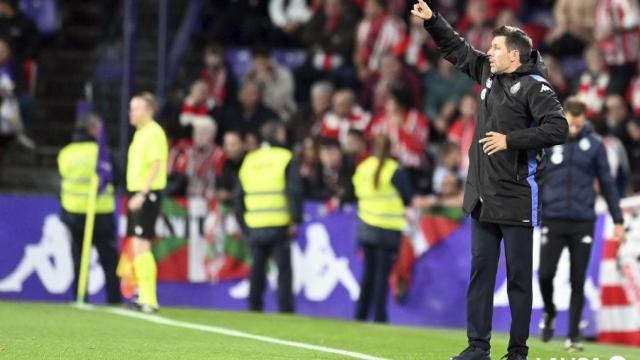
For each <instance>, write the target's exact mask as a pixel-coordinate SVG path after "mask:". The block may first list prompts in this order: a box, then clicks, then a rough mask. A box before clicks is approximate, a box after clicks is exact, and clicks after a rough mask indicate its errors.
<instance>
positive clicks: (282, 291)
mask: <svg viewBox="0 0 640 360" xmlns="http://www.w3.org/2000/svg"><path fill="white" fill-rule="evenodd" d="M251 254H252V256H253V264H252V265H251V285H250V287H249V309H250V310H252V311H262V298H263V295H264V290H265V286H266V279H267V260H269V258H270V257H273V258H274V260H275V262H276V265H277V267H278V308H279V310H280V312H282V313H292V312H293V311H294V306H293V272H292V270H291V242H290V241H289V240H288V239H287V238H282V239H278V240H274V241H268V242H264V241H252V242H251Z"/></svg>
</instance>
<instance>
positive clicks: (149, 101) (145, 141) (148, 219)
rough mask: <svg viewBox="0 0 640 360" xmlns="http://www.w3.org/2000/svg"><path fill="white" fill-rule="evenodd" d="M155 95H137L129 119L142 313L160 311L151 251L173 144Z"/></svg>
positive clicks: (130, 227) (130, 222) (131, 219)
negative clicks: (155, 116) (159, 116)
mask: <svg viewBox="0 0 640 360" xmlns="http://www.w3.org/2000/svg"><path fill="white" fill-rule="evenodd" d="M155 109H156V100H155V97H154V96H153V95H152V94H151V93H148V92H144V93H141V94H138V95H136V96H134V97H133V98H132V99H131V102H130V103H129V121H130V122H131V125H133V126H134V127H135V128H136V132H135V134H134V136H133V140H132V141H131V145H129V153H128V158H127V160H128V161H127V190H128V191H129V203H128V208H129V211H128V217H127V236H130V237H131V239H132V241H133V253H134V261H133V266H134V271H135V276H136V280H137V282H138V289H139V292H138V295H139V296H138V299H137V301H136V302H135V303H134V304H135V306H136V308H137V309H138V310H140V311H142V312H146V313H153V312H156V311H158V300H157V297H156V273H157V268H156V262H155V259H154V258H153V254H152V253H151V241H152V240H153V239H154V238H155V236H156V234H155V224H156V220H157V218H158V214H159V212H160V194H161V191H162V189H164V187H165V186H166V184H167V158H168V156H169V145H168V143H167V137H166V135H165V133H164V130H162V127H160V125H158V123H157V122H156V121H155V120H154V119H153V114H154V112H155Z"/></svg>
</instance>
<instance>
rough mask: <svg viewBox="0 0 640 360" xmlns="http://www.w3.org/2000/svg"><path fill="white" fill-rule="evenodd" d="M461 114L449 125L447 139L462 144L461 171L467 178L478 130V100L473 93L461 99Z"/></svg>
mask: <svg viewBox="0 0 640 360" xmlns="http://www.w3.org/2000/svg"><path fill="white" fill-rule="evenodd" d="M459 113H460V116H459V117H458V118H457V119H456V120H455V121H454V122H453V123H452V124H451V126H449V130H447V140H449V141H452V142H455V143H457V144H459V145H460V147H459V149H460V159H461V160H460V173H461V174H462V175H464V176H463V177H465V178H466V174H467V171H468V169H469V149H470V148H471V144H473V134H475V131H476V117H477V113H478V100H477V99H476V96H475V95H473V94H467V95H465V96H464V97H462V100H460V110H459Z"/></svg>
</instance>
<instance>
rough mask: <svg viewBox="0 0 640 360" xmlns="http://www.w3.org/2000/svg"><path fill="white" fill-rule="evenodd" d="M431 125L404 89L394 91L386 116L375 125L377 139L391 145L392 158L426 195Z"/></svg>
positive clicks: (374, 132)
mask: <svg viewBox="0 0 640 360" xmlns="http://www.w3.org/2000/svg"><path fill="white" fill-rule="evenodd" d="M428 126H429V124H428V122H427V119H426V118H425V117H424V115H422V113H421V112H420V111H419V110H418V109H416V108H415V107H414V105H413V102H412V99H411V95H409V93H408V92H406V91H404V90H402V89H394V90H392V91H391V94H390V96H389V99H388V100H387V103H386V106H385V112H383V113H380V114H378V115H377V116H376V117H375V118H374V120H373V124H372V125H371V134H372V135H373V136H379V135H385V136H388V137H389V139H390V141H391V155H392V156H393V157H394V158H396V159H398V160H397V161H398V163H400V165H402V166H403V167H406V168H408V173H409V175H410V178H411V182H412V185H413V188H414V190H415V191H416V192H419V193H424V192H427V191H428V190H429V187H430V183H431V181H430V175H429V174H427V173H426V172H425V170H426V169H427V166H426V164H427V161H426V160H427V158H426V151H425V150H426V146H427V139H428V136H429V134H428V133H429V127H428Z"/></svg>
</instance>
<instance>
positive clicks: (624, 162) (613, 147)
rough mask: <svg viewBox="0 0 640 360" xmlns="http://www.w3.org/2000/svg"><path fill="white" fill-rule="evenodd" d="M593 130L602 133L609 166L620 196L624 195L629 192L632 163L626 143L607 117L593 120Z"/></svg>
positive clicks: (598, 117)
mask: <svg viewBox="0 0 640 360" xmlns="http://www.w3.org/2000/svg"><path fill="white" fill-rule="evenodd" d="M591 123H592V124H593V130H594V131H595V132H596V133H597V134H598V135H600V137H601V138H602V143H603V144H604V147H605V150H607V160H609V168H610V170H611V176H612V177H613V180H614V181H615V183H616V188H617V190H618V194H620V197H621V198H622V197H624V196H625V194H626V193H627V183H628V181H629V177H630V165H629V157H628V156H627V151H626V150H625V148H624V144H623V142H622V141H620V139H619V138H618V137H616V136H615V135H614V134H613V133H612V131H611V128H610V127H609V126H608V125H607V121H606V119H604V118H603V117H600V116H597V117H595V118H593V119H592V120H591Z"/></svg>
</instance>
